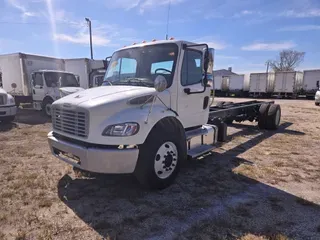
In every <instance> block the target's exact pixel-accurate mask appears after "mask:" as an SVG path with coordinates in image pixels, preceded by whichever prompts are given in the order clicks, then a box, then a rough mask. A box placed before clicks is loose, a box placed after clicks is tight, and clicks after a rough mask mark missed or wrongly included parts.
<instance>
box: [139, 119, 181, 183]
mask: <svg viewBox="0 0 320 240" xmlns="http://www.w3.org/2000/svg"><path fill="white" fill-rule="evenodd" d="M139 148H140V151H139V158H138V162H137V166H136V169H135V171H134V174H135V176H136V178H137V179H138V181H139V182H140V183H141V184H142V185H143V186H144V187H146V188H149V189H163V188H166V187H167V186H169V185H170V184H172V183H173V181H174V180H175V178H176V176H177V174H178V172H179V169H180V166H181V164H182V162H183V161H184V160H185V159H186V157H187V145H186V139H185V134H184V129H183V128H182V127H181V125H180V124H179V123H178V122H177V121H176V120H174V119H171V118H165V119H163V120H161V121H160V122H159V123H157V124H156V125H155V127H154V128H153V129H152V130H151V132H150V134H149V136H148V137H147V139H146V141H145V142H144V143H143V144H142V145H141V146H140V147H139Z"/></svg>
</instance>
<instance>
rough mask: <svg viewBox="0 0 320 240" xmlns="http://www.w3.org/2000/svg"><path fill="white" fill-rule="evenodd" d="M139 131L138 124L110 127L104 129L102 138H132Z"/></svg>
mask: <svg viewBox="0 0 320 240" xmlns="http://www.w3.org/2000/svg"><path fill="white" fill-rule="evenodd" d="M138 131H139V124H138V123H134V122H128V123H119V124H115V125H110V126H108V127H106V128H105V129H104V131H103V132H102V136H119V137H122V136H132V135H135V134H136V133H137V132H138Z"/></svg>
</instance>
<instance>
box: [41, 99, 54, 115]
mask: <svg viewBox="0 0 320 240" xmlns="http://www.w3.org/2000/svg"><path fill="white" fill-rule="evenodd" d="M52 103H53V100H52V99H50V98H47V99H45V100H44V102H43V104H42V111H43V113H44V114H45V115H46V116H47V117H49V118H51V105H52Z"/></svg>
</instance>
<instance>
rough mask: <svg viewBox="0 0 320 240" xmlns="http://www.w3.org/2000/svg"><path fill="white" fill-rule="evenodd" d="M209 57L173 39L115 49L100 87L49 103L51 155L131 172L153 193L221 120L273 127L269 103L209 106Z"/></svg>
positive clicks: (206, 145)
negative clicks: (152, 190)
mask: <svg viewBox="0 0 320 240" xmlns="http://www.w3.org/2000/svg"><path fill="white" fill-rule="evenodd" d="M213 55H214V50H213V49H210V48H208V45H207V44H195V43H190V42H186V41H179V40H163V41H153V42H150V43H142V44H136V45H133V46H129V47H125V48H122V49H120V50H118V51H116V52H115V53H114V54H113V56H112V58H111V60H110V63H109V66H108V69H107V72H106V75H105V78H104V83H103V86H101V87H96V88H91V89H87V90H84V91H81V92H79V93H75V94H71V95H68V96H66V97H64V98H61V99H59V100H57V101H55V102H54V103H53V104H52V114H53V115H52V126H53V130H52V131H51V132H49V133H48V143H49V146H50V149H51V152H52V154H53V155H54V156H56V157H57V158H59V159H60V160H62V161H65V162H66V163H68V164H71V165H73V166H74V167H75V168H77V169H82V170H85V171H91V172H99V173H111V174H121V173H133V174H134V175H135V176H136V177H137V179H138V180H139V182H140V183H141V184H142V185H143V186H145V187H147V188H153V189H161V188H165V187H167V186H169V185H170V184H171V183H172V182H173V181H174V179H175V178H176V176H177V174H178V172H179V169H180V166H181V165H182V164H183V163H184V162H185V161H186V159H187V157H190V158H196V157H199V156H202V155H203V154H205V153H208V152H210V151H211V150H212V149H214V148H215V147H216V146H217V145H216V143H217V141H224V140H225V139H226V130H227V125H226V124H225V123H224V122H223V120H224V119H226V120H228V122H231V121H238V122H241V121H245V120H250V121H258V125H259V127H260V128H263V129H276V128H277V127H278V126H279V123H280V117H281V109H280V106H279V105H277V104H274V102H260V101H249V102H242V103H219V104H217V105H216V106H210V92H211V90H212V89H211V88H209V87H207V86H208V85H207V83H208V81H209V80H212V79H208V77H212V73H213V62H214V61H213Z"/></svg>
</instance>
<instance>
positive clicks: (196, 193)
mask: <svg viewBox="0 0 320 240" xmlns="http://www.w3.org/2000/svg"><path fill="white" fill-rule="evenodd" d="M219 100H221V99H219ZM232 100H233V101H235V99H232ZM239 100H241V99H236V101H239ZM241 101H243V99H242V100H241ZM276 102H277V103H280V104H281V107H282V121H281V127H280V128H279V129H278V130H277V131H260V130H259V129H258V128H257V126H256V123H242V124H238V123H237V124H233V125H232V126H230V127H229V129H228V134H229V140H228V142H227V143H224V144H222V145H221V146H220V147H219V148H217V149H216V150H214V151H213V152H212V154H210V155H208V156H206V157H204V158H202V159H198V160H192V161H190V163H189V164H188V165H187V166H186V167H185V168H184V169H182V170H181V172H180V174H179V176H178V178H177V180H176V182H175V184H173V185H172V186H170V187H169V188H167V189H165V190H162V191H152V192H150V191H146V190H143V189H141V188H140V186H139V185H138V183H137V181H136V180H135V179H134V177H132V176H130V175H129V176H106V175H93V176H91V177H83V176H76V175H75V174H74V173H73V171H72V168H71V167H70V166H68V165H67V164H65V163H63V162H60V161H59V160H58V159H56V158H54V157H52V156H51V154H50V152H49V148H48V144H47V139H46V135H47V133H48V132H49V131H50V128H51V123H50V122H48V121H47V119H46V118H45V117H43V116H42V115H41V114H40V113H37V112H34V111H30V110H29V111H27V110H20V111H19V114H18V116H17V118H16V121H15V122H14V123H13V124H11V125H1V123H0V239H19V240H22V239H59V240H60V239H102V238H105V239H242V240H253V239H273V240H285V239H304V240H305V239H320V206H319V205H320V157H319V156H320V108H319V107H316V106H314V103H313V102H312V101H304V100H301V101H300V100H277V101H276Z"/></svg>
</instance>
